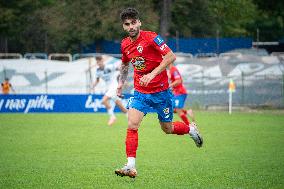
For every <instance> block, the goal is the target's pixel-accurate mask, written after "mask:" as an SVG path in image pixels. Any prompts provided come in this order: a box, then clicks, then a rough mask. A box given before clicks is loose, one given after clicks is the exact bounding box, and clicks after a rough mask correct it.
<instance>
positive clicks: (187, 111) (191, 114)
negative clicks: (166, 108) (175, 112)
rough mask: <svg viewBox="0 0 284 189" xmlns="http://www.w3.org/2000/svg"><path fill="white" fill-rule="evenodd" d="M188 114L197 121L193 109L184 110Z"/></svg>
mask: <svg viewBox="0 0 284 189" xmlns="http://www.w3.org/2000/svg"><path fill="white" fill-rule="evenodd" d="M184 111H185V112H186V114H187V115H188V116H189V117H190V118H191V120H192V121H193V122H195V116H194V113H193V110H192V109H188V110H184Z"/></svg>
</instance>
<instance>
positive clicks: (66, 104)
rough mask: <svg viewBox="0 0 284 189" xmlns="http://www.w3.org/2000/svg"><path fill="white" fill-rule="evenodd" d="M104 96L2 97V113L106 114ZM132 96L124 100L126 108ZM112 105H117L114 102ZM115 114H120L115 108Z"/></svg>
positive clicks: (0, 109)
mask: <svg viewBox="0 0 284 189" xmlns="http://www.w3.org/2000/svg"><path fill="white" fill-rule="evenodd" d="M102 97H103V95H91V94H90V95H88V94H86V95H45V94H38V95H0V113H35V112H38V113H57V112H62V113H63V112H82V113H84V112H90V113H91V112H106V108H105V106H104V105H103V104H102V102H101V101H102ZM130 97H131V95H125V97H124V99H122V102H123V104H124V105H125V106H126V105H127V102H128V99H129V98H130ZM112 105H115V104H114V102H112ZM114 111H115V112H120V109H119V108H118V107H115V109H114Z"/></svg>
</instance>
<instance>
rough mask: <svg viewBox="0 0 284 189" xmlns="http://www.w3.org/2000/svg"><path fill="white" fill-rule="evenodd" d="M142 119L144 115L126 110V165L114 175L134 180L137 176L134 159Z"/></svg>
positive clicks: (136, 111) (137, 111)
mask: <svg viewBox="0 0 284 189" xmlns="http://www.w3.org/2000/svg"><path fill="white" fill-rule="evenodd" d="M143 117H144V113H143V112H140V111H139V110H136V109H134V108H130V109H129V110H128V128H127V134H126V140H125V147H126V156H127V164H126V165H125V166H124V167H123V168H121V169H117V170H115V173H116V174H117V175H119V176H122V177H123V176H129V177H131V178H134V177H136V176H137V171H136V166H135V159H136V151H137V148H138V128H139V127H140V124H141V121H142V119H143Z"/></svg>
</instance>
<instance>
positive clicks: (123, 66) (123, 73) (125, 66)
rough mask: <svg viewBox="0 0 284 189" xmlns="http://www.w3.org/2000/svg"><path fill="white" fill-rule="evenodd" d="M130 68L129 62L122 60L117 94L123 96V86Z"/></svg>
mask: <svg viewBox="0 0 284 189" xmlns="http://www.w3.org/2000/svg"><path fill="white" fill-rule="evenodd" d="M128 70H129V62H127V63H126V62H122V64H121V67H120V70H119V72H120V74H119V79H118V86H117V90H116V94H117V96H119V97H121V96H122V88H123V85H124V84H125V82H126V80H127V76H128Z"/></svg>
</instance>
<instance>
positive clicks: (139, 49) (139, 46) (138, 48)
mask: <svg viewBox="0 0 284 189" xmlns="http://www.w3.org/2000/svg"><path fill="white" fill-rule="evenodd" d="M137 51H138V52H140V53H142V51H143V47H142V46H141V45H138V47H137Z"/></svg>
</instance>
